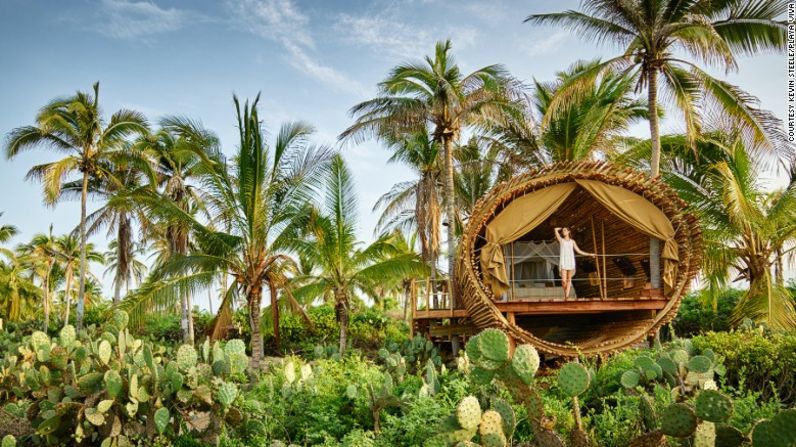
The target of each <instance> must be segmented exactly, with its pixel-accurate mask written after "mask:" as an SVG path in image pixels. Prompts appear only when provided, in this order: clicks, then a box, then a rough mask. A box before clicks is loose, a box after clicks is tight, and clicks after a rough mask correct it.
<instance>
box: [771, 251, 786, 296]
mask: <svg viewBox="0 0 796 447" xmlns="http://www.w3.org/2000/svg"><path fill="white" fill-rule="evenodd" d="M774 256H775V258H774V283H775V284H776V285H777V286H779V287H782V286H784V285H785V270H784V269H785V265H784V262H783V261H782V257H783V256H782V248H777V250H776V251H775V252H774Z"/></svg>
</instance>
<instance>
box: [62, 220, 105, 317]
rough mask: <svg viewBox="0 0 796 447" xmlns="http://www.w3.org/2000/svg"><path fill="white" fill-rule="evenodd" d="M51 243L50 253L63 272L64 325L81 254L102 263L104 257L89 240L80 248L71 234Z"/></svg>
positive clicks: (70, 305)
mask: <svg viewBox="0 0 796 447" xmlns="http://www.w3.org/2000/svg"><path fill="white" fill-rule="evenodd" d="M53 245H54V246H53V247H52V248H51V249H50V250H52V251H51V254H52V255H53V256H54V257H55V259H56V263H57V265H58V268H59V270H61V271H62V272H63V278H64V290H63V301H64V326H66V325H68V324H69V314H70V310H71V308H72V296H73V295H74V292H75V290H74V278H75V272H76V271H79V270H80V268H81V258H83V254H84V253H85V259H86V261H87V262H97V263H103V262H104V261H105V259H104V258H103V256H102V254H101V253H99V252H98V251H96V250H95V249H94V244H92V243H90V242H89V243H88V244H86V246H85V247H84V249H85V250H83V249H81V248H80V244H79V243H78V241H77V239H75V237H74V236H72V235H64V236H60V237H58V238H56V239H55V241H54V244H53ZM84 286H85V284H84ZM84 291H85V288H84ZM78 292H79V289H78ZM84 298H85V297H84ZM76 318H77V317H76Z"/></svg>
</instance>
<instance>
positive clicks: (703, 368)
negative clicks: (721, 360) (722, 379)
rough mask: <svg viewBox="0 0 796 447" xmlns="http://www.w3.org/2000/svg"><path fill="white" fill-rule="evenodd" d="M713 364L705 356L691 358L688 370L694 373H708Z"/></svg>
mask: <svg viewBox="0 0 796 447" xmlns="http://www.w3.org/2000/svg"><path fill="white" fill-rule="evenodd" d="M712 365H713V362H712V361H711V360H710V359H709V358H708V357H705V356H704V355H697V356H694V357H691V360H689V361H688V370H689V371H694V372H696V373H706V372H708V371H710V368H711V366H712Z"/></svg>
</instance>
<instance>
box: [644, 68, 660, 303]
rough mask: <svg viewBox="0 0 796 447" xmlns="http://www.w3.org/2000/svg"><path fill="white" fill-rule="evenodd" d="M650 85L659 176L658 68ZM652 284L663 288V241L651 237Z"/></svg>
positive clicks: (653, 163) (653, 168) (654, 165)
mask: <svg viewBox="0 0 796 447" xmlns="http://www.w3.org/2000/svg"><path fill="white" fill-rule="evenodd" d="M648 80H649V87H648V89H647V93H648V95H649V98H648V99H647V107H648V109H647V112H648V113H649V121H650V142H651V144H652V159H651V160H650V175H651V176H652V177H653V178H654V177H658V176H659V175H660V173H661V172H660V171H661V136H660V131H659V129H658V70H657V69H656V68H654V67H653V68H650V69H649V73H648ZM650 286H651V287H652V288H653V289H660V288H661V241H660V240H658V239H657V238H654V237H652V238H650Z"/></svg>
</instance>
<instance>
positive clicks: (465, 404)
mask: <svg viewBox="0 0 796 447" xmlns="http://www.w3.org/2000/svg"><path fill="white" fill-rule="evenodd" d="M456 420H457V421H458V422H459V426H461V427H462V428H463V429H465V430H475V429H476V428H478V424H479V423H480V422H481V405H480V404H479V403H478V399H477V398H476V397H475V396H467V397H465V398H464V399H462V401H461V402H459V405H457V406H456ZM468 439H469V438H468Z"/></svg>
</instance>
